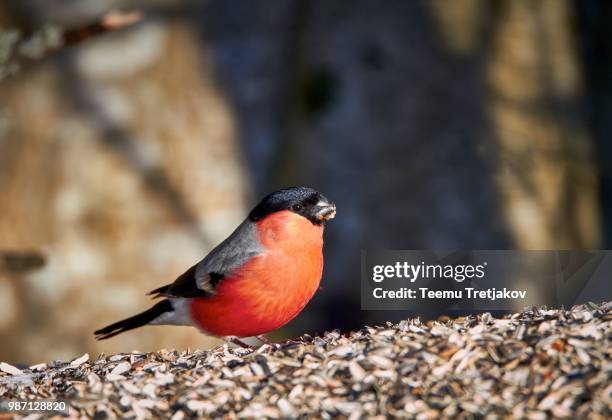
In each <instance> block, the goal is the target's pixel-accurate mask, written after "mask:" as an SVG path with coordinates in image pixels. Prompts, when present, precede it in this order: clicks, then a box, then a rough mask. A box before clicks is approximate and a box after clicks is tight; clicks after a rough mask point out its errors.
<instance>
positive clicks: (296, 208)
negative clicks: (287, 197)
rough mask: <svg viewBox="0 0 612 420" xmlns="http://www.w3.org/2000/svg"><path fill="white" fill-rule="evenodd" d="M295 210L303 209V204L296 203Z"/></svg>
mask: <svg viewBox="0 0 612 420" xmlns="http://www.w3.org/2000/svg"><path fill="white" fill-rule="evenodd" d="M293 210H295V211H300V210H302V205H301V204H294V205H293Z"/></svg>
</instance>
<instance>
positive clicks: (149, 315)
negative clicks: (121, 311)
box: [94, 299, 174, 340]
mask: <svg viewBox="0 0 612 420" xmlns="http://www.w3.org/2000/svg"><path fill="white" fill-rule="evenodd" d="M173 310H174V308H173V307H172V303H170V301H169V300H168V299H164V300H162V301H161V302H158V303H156V304H155V305H153V306H152V307H151V308H150V309H147V310H146V311H144V312H141V313H139V314H138V315H134V316H132V317H130V318H126V319H123V320H121V321H118V322H115V323H114V324H110V325H108V326H106V327H104V328H100V329H99V330H97V331H94V334H95V335H96V340H106V339H107V338H111V337H114V336H116V335H117V334H121V333H122V332H125V331H129V330H133V329H134V328H138V327H142V326H144V325H147V324H148V323H149V322H151V321H153V320H154V319H155V318H157V317H158V316H160V315H161V314H163V313H164V312H172V311H173Z"/></svg>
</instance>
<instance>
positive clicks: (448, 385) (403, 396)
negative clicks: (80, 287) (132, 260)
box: [0, 303, 612, 419]
mask: <svg viewBox="0 0 612 420" xmlns="http://www.w3.org/2000/svg"><path fill="white" fill-rule="evenodd" d="M611 308H612V303H604V304H601V305H595V304H587V305H582V306H578V307H575V308H573V309H571V310H568V311H565V310H549V309H541V308H539V309H538V308H533V309H530V310H525V311H524V312H522V313H517V314H514V315H512V316H508V317H505V318H503V319H497V318H493V317H491V315H490V314H487V313H485V314H482V315H479V316H477V317H473V316H470V317H464V318H458V319H454V320H447V321H443V322H438V321H433V322H427V323H421V322H420V321H419V320H418V319H411V320H406V321H402V322H400V323H399V324H398V325H390V324H389V325H388V326H384V327H375V328H371V327H366V328H363V329H362V330H360V331H357V332H354V333H352V334H350V335H349V336H343V335H341V334H339V333H337V332H331V333H328V334H326V335H325V336H323V337H315V338H313V337H309V336H306V337H302V339H301V340H300V342H292V343H284V344H279V345H275V346H274V347H270V346H267V345H266V346H263V347H261V348H259V349H258V350H255V351H252V350H248V349H241V348H237V349H234V348H228V347H227V346H220V347H217V348H215V349H213V350H202V351H195V352H189V353H187V352H178V351H161V352H159V353H148V354H143V353H131V354H117V355H113V356H101V357H99V358H97V359H95V360H92V359H89V356H87V355H84V356H82V357H80V358H78V359H75V360H73V361H71V362H53V363H49V364H46V365H38V366H32V367H30V368H29V369H25V370H19V369H16V368H14V367H13V366H11V365H8V364H5V363H3V364H1V366H0V370H1V371H2V373H1V374H0V375H2V376H0V399H9V398H55V397H57V398H64V399H66V400H68V401H69V404H70V406H71V408H70V414H71V415H72V416H97V417H99V418H100V417H101V418H104V417H106V416H108V417H114V416H121V417H137V418H144V417H158V416H164V417H172V418H174V419H181V418H184V417H193V416H196V415H197V416H203V415H205V416H211V417H219V416H225V417H227V418H238V417H269V418H277V417H299V416H303V417H306V416H317V417H324V418H327V417H337V416H340V417H348V418H351V419H357V418H361V417H364V416H376V415H383V416H398V417H416V418H417V419H430V418H431V419H433V418H437V417H440V416H445V417H456V416H460V415H461V414H463V416H464V417H475V416H477V417H479V416H482V415H487V414H498V415H502V416H512V417H527V418H535V419H540V418H545V417H550V416H555V417H579V418H586V417H587V416H588V417H590V418H610V416H612V411H611V410H612V408H611V407H612V363H611V355H612V346H611V343H610V341H611V340H610V338H611V335H612V312H611Z"/></svg>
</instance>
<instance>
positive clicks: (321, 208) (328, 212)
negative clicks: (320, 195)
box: [316, 202, 336, 222]
mask: <svg viewBox="0 0 612 420" xmlns="http://www.w3.org/2000/svg"><path fill="white" fill-rule="evenodd" d="M317 209H318V210H317V214H316V217H317V219H318V220H319V221H321V222H326V221H328V220H331V219H333V218H334V217H335V216H336V205H335V204H334V203H328V202H322V203H317Z"/></svg>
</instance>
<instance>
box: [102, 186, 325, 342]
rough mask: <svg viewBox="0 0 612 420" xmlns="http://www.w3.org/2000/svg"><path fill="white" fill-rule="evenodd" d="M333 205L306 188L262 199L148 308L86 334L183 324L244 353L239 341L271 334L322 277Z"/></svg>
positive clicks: (299, 306)
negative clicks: (233, 228) (231, 344)
mask: <svg viewBox="0 0 612 420" xmlns="http://www.w3.org/2000/svg"><path fill="white" fill-rule="evenodd" d="M335 215H336V205H335V204H334V203H333V202H331V201H330V200H328V199H327V198H326V197H325V196H324V195H323V194H321V193H320V192H318V191H316V190H314V189H312V188H308V187H288V188H283V189H280V190H278V191H275V192H272V193H270V194H268V195H267V196H265V197H264V198H263V199H262V200H261V201H260V202H259V203H258V204H257V205H256V206H255V207H254V208H253V209H252V210H251V211H250V212H249V214H248V216H247V217H246V219H245V220H244V221H243V222H242V223H241V224H240V225H239V226H238V227H237V228H236V229H235V230H234V231H233V233H231V234H230V235H229V236H228V237H227V238H226V239H225V240H224V241H223V242H221V243H220V244H219V245H218V246H217V247H215V248H214V249H213V250H212V251H211V252H210V253H209V254H208V255H206V256H205V257H204V258H202V260H200V261H199V262H197V263H196V264H194V265H193V266H192V267H191V268H189V269H188V270H187V271H185V272H184V273H183V274H181V275H180V276H178V278H177V279H176V280H175V281H174V282H173V283H170V284H167V285H164V286H161V287H158V288H157V289H155V290H152V291H151V292H149V293H148V295H151V296H152V297H153V299H161V300H160V301H159V302H157V303H156V304H155V305H153V306H152V307H151V308H149V309H148V310H146V311H144V312H141V313H139V314H137V315H134V316H132V317H129V318H126V319H123V320H121V321H118V322H115V323H113V324H110V325H108V326H106V327H104V328H101V329H98V330H97V331H94V334H95V338H96V339H97V340H105V339H108V338H111V337H114V336H116V335H117V334H121V333H123V332H125V331H129V330H133V329H135V328H139V327H142V326H145V325H186V326H194V327H196V328H198V329H199V330H200V331H201V332H202V333H204V334H206V335H210V336H215V337H219V338H222V339H224V340H225V341H228V342H232V343H234V344H236V345H239V346H241V347H251V346H250V345H248V344H246V343H245V342H244V341H243V340H241V338H245V337H257V338H258V339H259V340H261V341H262V342H263V343H266V344H271V342H270V340H268V338H267V337H266V336H265V334H267V333H269V332H272V331H275V330H277V329H279V328H281V327H282V326H284V325H285V324H287V323H288V322H289V321H291V320H292V319H293V318H295V317H296V316H297V315H298V314H299V313H300V312H301V311H302V309H304V307H305V306H306V304H307V303H308V302H309V301H310V300H311V298H312V297H313V295H314V294H315V292H316V291H317V290H318V289H319V284H320V281H321V277H322V274H323V231H324V226H325V223H326V222H328V221H329V220H331V219H333V218H334V217H335Z"/></svg>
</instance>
